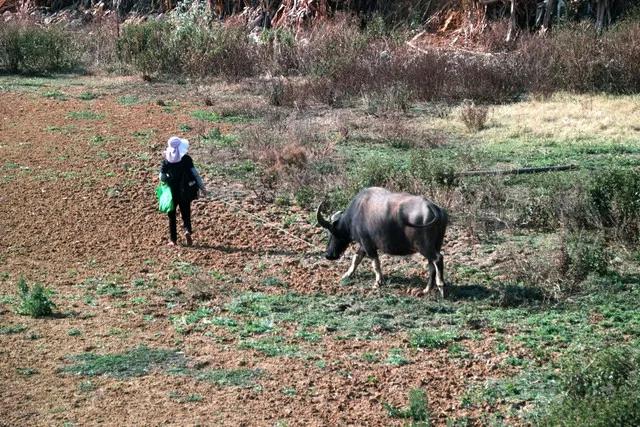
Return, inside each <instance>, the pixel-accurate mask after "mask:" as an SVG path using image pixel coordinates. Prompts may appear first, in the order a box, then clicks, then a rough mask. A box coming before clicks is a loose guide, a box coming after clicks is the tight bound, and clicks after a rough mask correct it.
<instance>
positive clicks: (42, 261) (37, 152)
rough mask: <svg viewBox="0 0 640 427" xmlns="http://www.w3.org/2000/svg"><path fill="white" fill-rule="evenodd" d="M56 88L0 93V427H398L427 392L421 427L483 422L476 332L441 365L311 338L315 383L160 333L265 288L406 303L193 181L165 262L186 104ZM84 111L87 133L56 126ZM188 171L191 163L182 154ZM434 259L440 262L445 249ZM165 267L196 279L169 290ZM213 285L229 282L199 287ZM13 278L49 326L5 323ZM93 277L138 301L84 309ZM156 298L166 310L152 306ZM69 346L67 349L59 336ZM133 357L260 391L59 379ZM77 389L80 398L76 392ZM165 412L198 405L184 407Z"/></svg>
mask: <svg viewBox="0 0 640 427" xmlns="http://www.w3.org/2000/svg"><path fill="white" fill-rule="evenodd" d="M72 83H73V84H69V86H67V87H64V88H63V89H62V90H63V91H64V93H65V95H66V96H67V99H66V100H56V99H53V98H48V97H44V96H43V95H42V91H43V90H45V89H46V88H45V89H42V90H40V91H20V90H15V91H6V92H0V118H1V121H0V167H2V169H1V174H0V230H1V233H0V272H2V273H3V278H2V281H1V282H0V293H1V294H2V296H3V299H2V300H1V301H0V320H1V323H2V325H3V326H6V325H18V324H20V325H25V326H26V328H27V329H26V332H23V333H20V334H3V335H0V425H11V426H17V425H24V426H26V425H30V426H33V425H63V424H64V423H65V422H67V423H70V425H97V424H104V425H261V426H262V425H264V426H268V425H291V426H293V425H403V424H406V423H408V422H409V421H408V420H406V419H401V418H392V417H390V416H389V414H388V411H387V410H386V409H385V407H384V405H383V404H384V403H389V404H392V405H395V406H398V407H405V406H406V405H407V393H408V391H409V390H411V389H412V388H422V389H424V390H426V391H427V395H428V399H429V408H430V411H431V418H432V422H434V423H435V424H436V425H444V424H445V423H446V420H447V419H448V418H461V417H468V418H466V420H467V422H469V424H470V425H473V424H482V420H484V419H486V418H485V416H486V415H487V414H488V413H490V412H492V411H494V410H495V409H496V408H495V407H486V408H482V410H480V409H478V408H473V409H469V408H467V407H465V405H463V400H462V397H463V395H464V394H465V393H466V392H468V391H469V390H470V388H471V387H473V386H476V385H478V384H481V383H482V382H483V381H485V380H487V379H490V378H498V377H501V376H504V375H508V374H509V372H508V371H507V370H505V368H503V367H502V366H504V365H502V364H501V361H502V358H503V357H504V356H501V355H500V354H496V353H495V352H493V351H492V348H494V347H495V342H494V341H493V331H492V330H490V329H486V330H480V331H479V333H481V334H483V337H484V339H481V340H469V339H465V340H463V342H462V344H464V346H465V347H466V348H467V350H468V351H469V352H470V357H468V358H452V357H451V355H450V353H449V352H448V351H447V349H435V350H428V349H425V350H418V351H414V350H409V346H408V343H407V335H406V334H405V333H402V332H400V333H390V334H387V335H384V338H383V339H379V340H363V339H336V337H335V335H334V334H331V333H330V332H328V333H327V334H326V335H324V336H321V337H320V341H319V342H318V343H316V344H315V346H316V348H317V349H318V350H317V351H318V353H319V354H320V357H321V358H322V360H324V361H325V362H326V363H325V364H323V365H320V364H318V363H315V362H314V360H308V359H305V358H300V357H267V356H265V355H264V354H262V353H259V352H257V351H254V350H251V349H239V348H238V347H237V346H236V345H233V341H232V338H229V337H227V339H222V340H220V339H218V340H215V339H213V338H211V337H210V336H207V334H203V333H198V332H197V331H196V332H193V333H186V334H185V333H179V332H177V331H176V328H175V327H174V326H173V324H172V322H171V316H174V315H176V314H180V313H183V312H185V311H187V310H193V309H195V308H197V307H198V306H199V305H200V304H201V303H202V302H201V301H202V300H203V298H201V296H200V295H198V292H200V291H201V290H202V289H201V288H203V287H204V288H206V291H207V292H208V294H207V295H206V296H205V298H204V301H205V304H207V306H209V307H213V308H214V309H215V307H221V306H223V305H224V304H225V303H228V302H229V300H230V299H231V297H232V296H233V295H238V294H240V293H242V292H246V291H251V290H255V291H258V290H259V291H262V292H264V291H265V289H264V287H262V286H261V284H262V283H263V281H264V280H265V278H268V277H279V278H281V279H282V280H284V281H286V283H287V285H288V288H286V289H281V290H280V289H277V288H269V290H267V292H294V293H298V294H308V295H316V294H322V295H336V294H354V295H356V296H358V295H368V294H369V293H371V292H385V293H388V294H390V295H394V294H399V295H403V296H406V293H407V290H406V289H399V288H397V287H392V288H389V289H386V290H382V291H374V290H372V289H371V287H372V286H371V285H372V281H373V276H372V275H371V273H370V272H369V265H368V263H364V264H363V266H362V267H361V270H362V271H363V272H361V273H360V275H359V276H358V281H359V282H362V283H360V284H359V285H358V286H351V287H349V286H343V285H340V284H339V278H340V275H341V273H343V272H344V270H346V268H347V267H348V260H346V259H344V260H342V261H340V262H338V263H330V262H328V261H325V260H324V258H323V256H322V253H321V249H320V248H321V247H322V245H323V234H322V233H321V232H320V231H318V230H315V229H314V228H313V227H312V226H310V225H309V224H307V223H306V222H300V223H298V224H295V225H294V226H292V227H290V228H289V229H288V232H287V233H284V232H283V231H281V230H280V229H278V228H281V227H278V228H277V227H274V226H272V225H270V224H271V223H276V222H279V221H280V219H281V218H282V215H283V213H284V211H283V209H282V208H274V207H273V206H271V205H266V204H263V203H261V202H260V201H258V200H257V199H256V198H255V197H253V196H252V194H251V193H250V192H248V191H244V190H243V188H242V187H241V186H240V184H238V183H233V182H229V181H228V180H225V179H223V178H221V177H219V176H218V177H217V176H212V175H208V174H206V173H204V175H205V180H206V181H207V183H208V187H209V190H210V191H211V193H212V198H210V199H202V200H198V201H196V202H195V203H194V207H193V210H194V218H193V221H194V230H195V232H194V240H195V244H194V246H193V247H184V246H182V244H180V245H179V246H178V247H177V248H169V247H167V245H166V242H167V235H168V231H167V222H168V221H167V219H166V217H165V216H164V215H163V214H160V213H158V212H157V210H156V202H155V196H154V188H155V185H156V184H157V168H158V166H159V163H160V160H161V152H162V149H163V147H164V144H165V141H166V139H167V138H168V137H169V136H171V135H173V134H176V133H178V130H177V129H178V125H179V124H181V123H192V122H193V121H194V119H193V117H192V116H191V112H192V111H193V110H194V109H204V108H206V107H204V106H203V105H202V104H201V103H199V101H198V100H197V99H194V98H190V97H189V95H188V94H178V95H175V94H172V90H174V89H172V88H171V87H163V88H162V90H163V91H164V92H162V91H161V89H159V88H158V89H154V88H153V87H151V88H150V87H149V86H145V84H144V83H143V82H141V81H136V80H127V79H124V80H123V79H112V80H107V81H106V82H105V81H101V84H102V86H101V88H102V89H101V90H102V93H101V96H99V97H98V98H96V99H94V100H90V101H83V100H81V99H79V98H78V96H79V95H80V94H81V93H83V92H85V91H87V90H88V89H91V88H94V87H95V86H93V85H95V84H96V82H95V81H92V80H91V79H88V78H82V79H77V80H75V81H72ZM136 85H137V86H140V87H142V88H146V89H144V90H146V91H147V93H152V94H155V95H154V96H153V97H152V96H148V97H146V98H145V97H144V96H141V100H140V102H137V103H135V104H133V105H123V103H122V102H119V97H120V96H122V95H123V94H126V93H127V91H128V90H132V89H131V88H132V87H137V86H136ZM175 90H176V91H179V89H175ZM223 95H224V94H223ZM223 95H221V96H223ZM172 96H174V97H175V99H174V98H169V97H172ZM161 98H162V99H164V100H166V99H171V100H172V104H171V105H172V108H166V106H163V105H162V104H164V102H160V103H158V102H157V100H158V99H161ZM159 104H160V105H159ZM83 111H91V112H94V113H96V114H98V116H92V117H91V118H83V117H78V115H77V114H75V115H74V114H71V115H70V113H73V112H83ZM237 126H242V125H224V126H223V129H222V130H223V132H232V131H234V127H237ZM145 131H149V132H148V133H144V132H145ZM145 135H146V136H145ZM192 153H193V157H194V158H195V161H196V163H200V159H199V158H198V154H199V147H198V146H197V143H196V142H195V141H194V143H193V148H192ZM232 193H233V194H234V197H233V198H225V197H224V196H225V195H226V194H232ZM238 194H240V196H238ZM223 200H232V201H233V202H232V203H225V202H224V201H223ZM246 212H250V213H252V214H253V215H258V216H259V217H260V218H263V219H265V220H266V222H267V224H265V223H264V222H261V221H259V220H257V219H256V217H254V216H251V215H248V214H247V213H246ZM298 213H299V214H300V215H301V216H307V215H308V214H309V213H308V212H302V211H300V210H299V211H298ZM289 233H291V234H289ZM452 233H454V234H453V235H455V233H456V232H455V230H454V231H452ZM292 235H295V236H298V237H300V238H302V239H305V240H307V241H309V242H310V243H311V245H310V244H307V243H305V242H303V241H301V240H299V239H297V238H294V237H292ZM450 240H451V237H450ZM313 245H316V246H317V247H314V246H313ZM447 250H449V252H450V255H451V246H448V249H447ZM394 262H396V261H394V260H391V259H389V258H384V259H383V266H386V268H387V269H389V270H393V269H394V268H400V267H398V266H401V267H402V268H404V270H403V273H402V274H405V273H406V274H409V275H413V276H415V277H417V276H419V275H421V274H422V267H421V266H420V264H419V263H418V262H417V259H411V260H402V261H397V262H396V264H394ZM180 263H182V264H180ZM398 263H400V264H398ZM177 265H188V266H190V268H193V269H196V270H197V271H198V272H199V273H197V274H192V275H179V274H175V272H176V268H177V267H176V266H177ZM212 274H214V275H219V276H224V277H227V278H231V280H226V281H214V280H213V279H211V277H212ZM20 276H24V277H25V278H26V279H27V281H28V282H29V283H35V282H39V283H43V284H45V285H46V286H47V287H48V288H50V289H52V290H54V292H55V294H54V296H53V297H52V298H53V300H54V301H55V302H56V304H57V309H56V312H57V313H58V315H57V316H54V317H53V318H44V319H32V318H30V317H26V316H21V315H18V314H17V313H16V312H15V301H16V295H17V289H16V282H17V280H18V278H19V277H20ZM108 277H109V278H113V277H115V278H117V279H114V280H117V281H118V282H119V283H120V284H121V287H122V288H123V289H124V291H125V292H128V291H130V290H132V289H133V288H134V286H135V285H134V283H135V281H136V280H144V281H146V282H147V283H150V282H152V283H154V287H152V288H149V289H146V290H145V289H143V290H140V291H139V292H137V293H136V296H137V297H138V299H137V300H135V299H133V298H131V295H129V296H125V297H124V298H115V297H112V296H109V295H101V296H96V301H94V302H92V303H91V302H88V300H86V299H85V298H84V295H85V294H84V288H83V287H82V284H83V283H87V281H88V280H96V278H108ZM169 294H171V295H178V296H179V298H177V299H175V301H174V300H168V299H167V295H169ZM426 315H428V314H426V313H425V316H426ZM74 328H75V329H78V330H80V331H81V334H79V335H77V336H72V334H71V333H70V331H71V330H72V329H74ZM223 338H224V337H223ZM141 344H144V345H147V346H148V347H150V348H167V349H169V348H170V349H179V350H180V351H181V352H182V353H183V354H184V357H185V358H186V359H187V360H189V364H190V365H191V366H193V365H197V366H206V367H207V368H213V369H235V368H249V369H259V370H260V372H262V375H261V376H260V378H258V379H257V381H256V383H257V385H256V386H253V387H221V386H219V385H215V384H211V383H208V382H203V381H197V380H196V379H194V378H192V377H189V376H179V375H171V374H169V373H167V372H164V371H160V370H155V371H152V372H149V373H148V374H147V375H143V376H139V377H133V378H126V379H117V378H112V377H110V376H97V377H92V378H84V377H79V376H75V375H70V374H65V373H63V372H61V371H60V369H61V368H62V367H64V366H66V365H67V364H68V363H69V361H68V357H69V356H70V355H75V354H79V353H83V352H93V353H96V354H107V353H120V352H123V351H125V350H127V349H131V348H135V347H136V346H138V345H141ZM391 348H404V349H407V351H410V352H411V353H410V354H411V361H412V363H410V364H407V365H405V366H392V365H388V364H384V363H369V362H367V361H366V360H363V358H362V357H361V356H362V354H364V353H374V354H382V355H386V354H387V353H388V351H389V349H391ZM25 368H29V369H30V370H32V371H31V374H26V375H25V373H24V372H25ZM88 379H90V380H91V382H92V390H91V391H90V392H85V391H82V389H81V383H82V382H83V381H86V380H88ZM283 390H295V392H284V391H283ZM176 395H183V396H189V395H198V396H200V397H201V399H200V400H199V401H197V402H186V403H185V402H184V401H179V399H176V398H175V396H176Z"/></svg>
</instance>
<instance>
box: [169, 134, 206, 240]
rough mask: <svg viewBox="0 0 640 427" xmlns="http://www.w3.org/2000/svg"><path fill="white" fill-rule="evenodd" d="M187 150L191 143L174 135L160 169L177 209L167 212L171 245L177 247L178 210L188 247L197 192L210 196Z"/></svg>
mask: <svg viewBox="0 0 640 427" xmlns="http://www.w3.org/2000/svg"><path fill="white" fill-rule="evenodd" d="M187 151H189V141H187V140H186V139H182V138H179V137H177V136H172V137H171V138H169V140H168V141H167V148H166V150H165V151H164V159H163V160H162V164H161V166H160V181H162V182H165V183H167V184H168V185H169V188H171V195H172V196H173V203H174V206H175V208H174V210H173V211H171V212H169V213H168V216H169V246H175V245H176V243H177V241H178V231H177V224H176V209H178V208H179V209H180V215H181V216H182V225H183V227H184V238H185V244H186V246H191V245H192V244H193V239H192V237H191V235H192V233H193V229H192V228H191V202H192V201H194V200H195V199H197V198H198V190H200V191H202V193H203V194H204V195H206V194H207V190H206V188H205V185H204V182H203V181H202V178H201V177H200V174H198V171H197V170H196V168H195V166H194V165H193V159H192V158H191V156H189V155H188V154H187Z"/></svg>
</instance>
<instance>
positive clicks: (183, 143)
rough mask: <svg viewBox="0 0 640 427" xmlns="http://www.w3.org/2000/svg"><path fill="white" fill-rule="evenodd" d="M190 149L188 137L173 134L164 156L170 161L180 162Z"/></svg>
mask: <svg viewBox="0 0 640 427" xmlns="http://www.w3.org/2000/svg"><path fill="white" fill-rule="evenodd" d="M187 151H189V141H187V140H186V139H182V138H179V137H177V136H172V137H171V138H169V140H168V141H167V149H166V150H165V152H164V157H165V159H167V161H168V162H169V163H178V162H179V161H180V160H182V157H183V156H184V155H185V154H187Z"/></svg>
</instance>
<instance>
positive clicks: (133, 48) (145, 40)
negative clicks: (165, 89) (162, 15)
mask: <svg viewBox="0 0 640 427" xmlns="http://www.w3.org/2000/svg"><path fill="white" fill-rule="evenodd" d="M173 30H174V28H173V25H171V24H170V23H168V22H157V21H147V22H144V23H141V24H136V25H127V26H124V27H123V29H122V34H121V36H120V38H119V39H118V42H117V44H116V52H117V56H118V59H119V60H120V61H122V62H123V63H124V64H127V65H130V66H132V67H133V69H134V70H136V71H138V72H141V73H142V75H143V76H151V75H153V74H156V73H169V72H173V73H175V74H178V73H180V72H181V71H182V68H181V64H180V62H178V57H177V56H176V55H175V52H173V51H172V49H171V45H170V34H172V32H173Z"/></svg>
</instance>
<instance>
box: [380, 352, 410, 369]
mask: <svg viewBox="0 0 640 427" xmlns="http://www.w3.org/2000/svg"><path fill="white" fill-rule="evenodd" d="M385 363H386V364H387V365H391V366H404V365H408V364H410V363H411V360H409V359H408V358H407V357H406V356H405V354H404V351H403V350H402V349H400V348H392V349H390V350H389V355H388V356H387V359H386V360H385Z"/></svg>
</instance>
